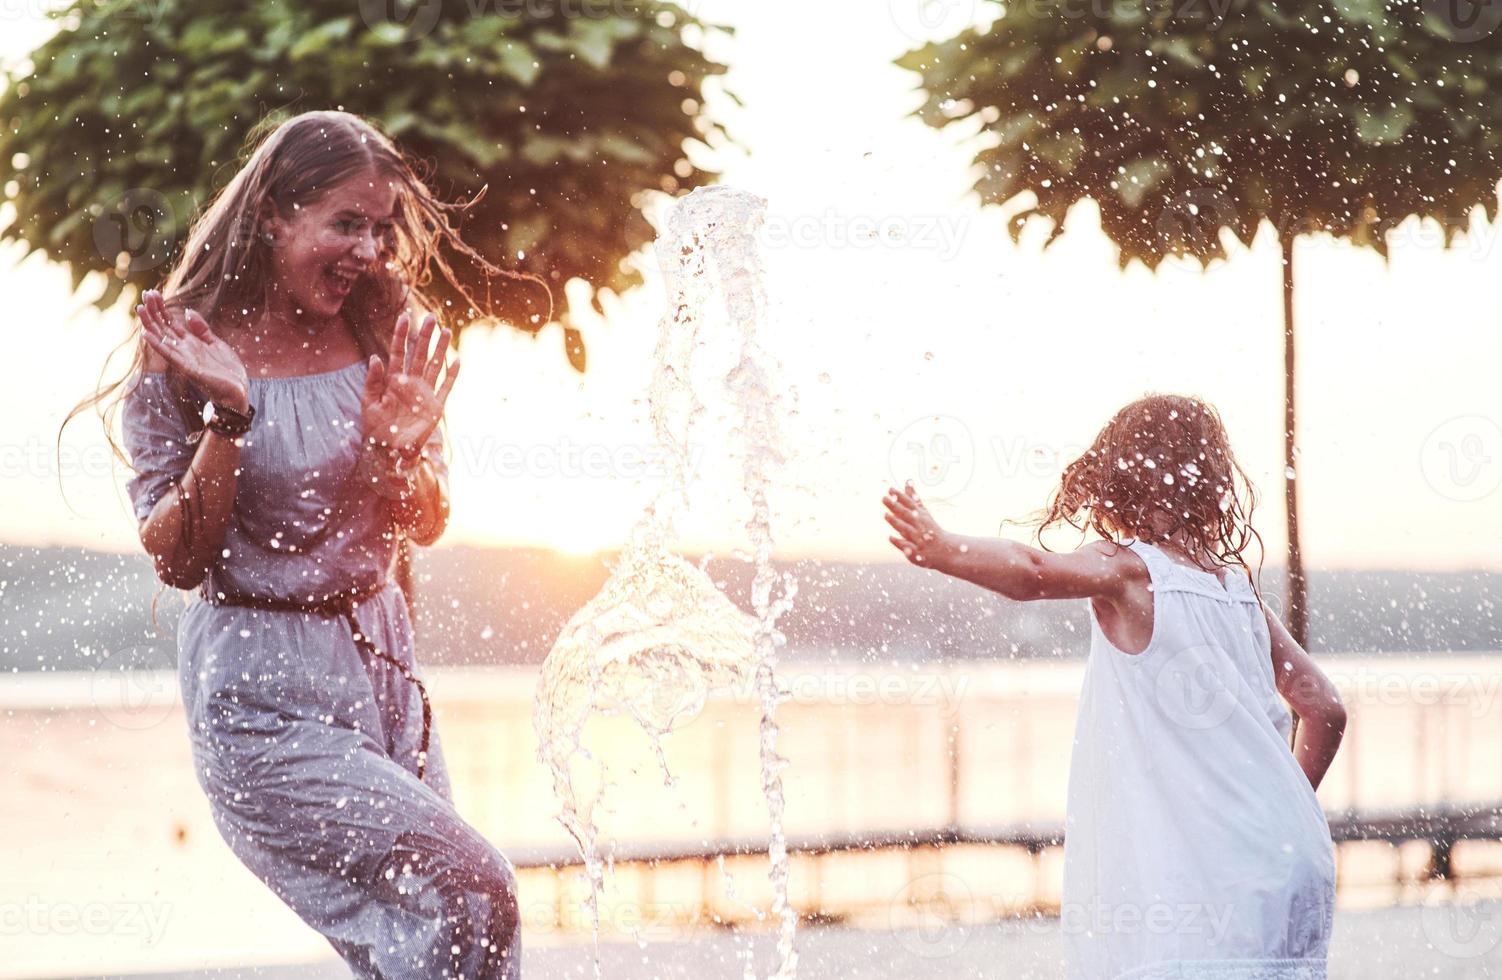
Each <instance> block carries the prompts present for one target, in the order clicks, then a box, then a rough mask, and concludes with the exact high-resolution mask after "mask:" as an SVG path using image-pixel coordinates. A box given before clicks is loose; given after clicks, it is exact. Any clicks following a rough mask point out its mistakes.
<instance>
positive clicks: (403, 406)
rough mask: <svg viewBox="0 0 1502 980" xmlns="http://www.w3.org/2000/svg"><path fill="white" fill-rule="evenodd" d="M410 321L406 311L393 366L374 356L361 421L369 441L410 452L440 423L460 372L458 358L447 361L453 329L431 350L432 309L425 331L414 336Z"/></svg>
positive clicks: (395, 342) (434, 321)
mask: <svg viewBox="0 0 1502 980" xmlns="http://www.w3.org/2000/svg"><path fill="white" fill-rule="evenodd" d="M411 322H412V318H411V317H410V316H408V315H407V314H406V313H403V314H402V315H401V316H399V317H397V318H396V331H395V333H393V334H392V337H391V368H390V369H389V370H388V369H387V367H386V365H385V363H383V362H382V361H381V359H380V358H378V357H374V356H372V357H371V359H370V370H369V371H368V372H367V373H366V375H365V392H364V394H363V396H362V398H361V419H360V420H361V423H362V428H363V429H364V434H365V437H366V439H367V440H369V441H371V442H374V443H376V444H377V445H379V446H382V447H385V448H389V449H393V450H396V451H397V452H401V453H404V454H406V455H415V454H416V453H417V452H419V451H420V450H421V449H422V447H423V445H424V444H425V443H426V442H427V441H428V436H430V435H431V434H432V432H433V429H435V428H436V427H437V426H438V420H439V419H440V418H442V417H443V406H444V403H445V402H447V401H448V397H449V392H450V391H451V390H452V389H453V387H454V379H455V378H456V377H458V375H459V358H458V357H455V358H454V359H453V360H452V361H449V360H448V349H449V338H450V336H451V334H452V332H451V331H450V330H449V328H448V327H444V328H443V329H442V330H441V331H440V332H439V334H438V343H437V345H436V348H435V349H434V350H433V351H432V352H431V353H429V350H428V347H429V345H430V344H431V343H432V340H433V328H434V327H436V326H437V325H438V319H437V318H436V317H434V316H433V314H431V313H429V314H428V315H427V316H425V317H423V320H422V330H421V331H419V333H418V334H417V336H416V338H412V337H410V336H409V330H408V328H409V327H410V325H411ZM445 363H447V365H448V370H447V371H444V365H445ZM440 372H442V373H443V383H442V385H441V386H440V385H439V383H438V375H439V373H440Z"/></svg>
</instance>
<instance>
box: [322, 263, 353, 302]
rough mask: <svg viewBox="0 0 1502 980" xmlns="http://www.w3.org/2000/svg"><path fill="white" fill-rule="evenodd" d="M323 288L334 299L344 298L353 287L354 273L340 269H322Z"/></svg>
mask: <svg viewBox="0 0 1502 980" xmlns="http://www.w3.org/2000/svg"><path fill="white" fill-rule="evenodd" d="M322 278H323V288H324V290H325V291H326V292H328V293H329V294H330V295H331V296H333V297H334V298H335V299H344V298H345V297H346V296H348V295H349V291H350V290H351V289H353V288H354V285H355V278H356V276H355V274H354V273H351V272H348V271H345V270H341V269H324V270H323V276H322Z"/></svg>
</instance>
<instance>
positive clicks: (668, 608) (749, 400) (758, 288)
mask: <svg viewBox="0 0 1502 980" xmlns="http://www.w3.org/2000/svg"><path fill="white" fill-rule="evenodd" d="M765 213H766V202H765V201H764V200H762V199H761V198H759V197H756V196H754V195H751V194H747V193H745V192H743V191H737V190H733V189H731V188H726V187H707V188H699V189H697V190H695V191H693V192H692V193H691V194H689V195H688V196H687V197H685V198H683V199H682V200H680V201H678V202H677V203H676V205H675V206H674V208H673V210H672V212H671V214H670V216H669V218H668V223H667V230H666V232H665V233H664V234H662V235H661V236H659V238H658V241H657V257H658V262H659V263H660V265H661V268H662V270H663V273H664V276H665V278H666V281H667V289H668V300H669V307H668V312H667V313H666V315H664V317H663V319H662V321H661V323H660V325H659V330H658V340H657V349H656V368H655V371H654V374H653V378H652V382H651V387H650V389H649V392H648V402H649V405H650V412H651V418H652V427H653V431H654V434H655V437H656V439H657V442H658V444H659V446H660V447H661V449H662V450H663V451H664V453H665V457H666V459H667V462H668V465H667V472H666V474H665V479H664V481H663V485H662V488H661V489H660V490H659V491H658V493H657V495H656V496H655V497H654V498H653V500H652V502H651V503H650V504H649V505H648V506H647V507H646V509H645V510H644V512H643V513H642V516H641V518H640V520H638V521H637V523H636V525H635V527H634V528H633V529H632V532H631V535H630V537H629V539H628V541H627V543H626V545H625V547H624V548H623V549H622V553H621V555H620V557H619V559H618V561H617V563H616V565H615V567H614V568H613V569H612V570H611V574H610V577H609V579H608V580H607V581H606V583H605V586H604V587H603V588H602V589H601V590H600V593H599V594H598V595H597V596H595V598H593V599H591V600H590V601H589V602H588V603H587V604H585V606H584V607H583V608H582V609H580V610H579V612H578V613H576V614H575V615H574V617H573V618H572V619H570V620H569V622H568V624H567V625H566V626H565V627H564V629H563V632H562V633H561V634H560V636H559V638H558V642H557V643H556V644H554V646H553V649H552V650H551V651H550V652H549V654H548V657H547V659H546V661H544V663H543V668H542V678H541V680H540V682H539V687H538V695H537V709H536V714H535V716H534V719H533V720H534V724H535V726H536V728H537V734H538V739H539V745H540V748H539V755H540V756H541V758H542V761H543V762H544V763H545V764H546V765H547V766H548V768H549V770H550V771H551V772H552V775H553V788H554V791H555V793H556V794H557V795H558V798H559V800H560V801H561V806H562V810H561V813H560V816H559V819H560V821H561V822H562V824H563V826H564V827H565V828H566V829H567V830H568V832H569V834H570V835H571V836H572V837H573V838H574V840H575V841H576V842H577V843H578V845H579V850H580V853H581V854H582V855H583V857H584V862H585V869H586V873H587V875H588V878H589V883H590V897H589V900H588V901H589V904H588V912H589V916H590V923H591V927H592V931H593V933H594V938H595V950H596V952H595V975H596V976H597V977H598V976H599V975H600V961H599V931H600V909H599V901H600V892H601V889H602V887H603V884H604V875H605V862H604V861H603V860H602V858H601V855H600V848H599V840H598V837H599V828H598V825H597V823H596V821H595V810H596V808H597V806H598V805H599V804H600V797H601V794H602V793H603V792H604V790H603V788H602V789H601V790H600V791H599V792H597V793H596V794H595V795H594V796H592V797H586V796H585V795H584V794H582V793H581V792H580V783H581V781H582V780H581V779H576V776H577V775H579V773H577V772H576V767H577V766H579V765H583V766H584V767H585V768H586V769H592V770H593V773H594V774H595V775H596V776H598V777H599V785H600V786H601V787H604V786H605V785H606V783H605V778H604V777H605V773H604V769H605V766H604V763H603V761H601V760H598V759H596V758H595V757H594V756H592V755H591V754H590V753H589V751H588V750H587V749H585V747H584V746H583V744H582V736H583V730H584V725H585V723H586V722H587V720H588V719H589V717H590V716H591V715H596V714H598V715H611V714H625V715H628V716H630V717H631V718H633V719H634V720H635V721H636V722H637V724H638V725H640V727H641V728H642V730H643V731H644V732H646V734H647V736H648V737H649V738H650V739H651V741H652V745H653V748H654V751H655V752H656V754H657V760H658V763H659V764H660V765H661V766H662V769H663V775H664V779H665V780H666V781H667V782H668V783H669V784H671V781H672V775H671V773H669V772H668V769H667V763H666V757H665V756H664V754H663V750H662V745H661V739H662V737H663V736H664V735H666V734H667V733H668V732H670V731H672V730H673V728H674V727H675V726H676V725H679V724H681V723H682V722H683V721H684V720H686V719H689V718H692V717H693V716H695V715H697V714H698V711H699V709H700V708H702V707H703V705H704V702H705V700H706V699H707V698H708V697H709V696H710V695H711V694H712V693H713V692H715V691H717V690H724V689H727V688H731V687H736V686H739V685H741V684H744V683H747V682H754V684H755V688H756V692H757V698H758V701H759V703H760V707H761V713H762V717H761V725H760V729H759V738H760V751H761V784H762V792H763V795H764V796H765V797H766V801H767V809H768V815H769V818H770V828H771V832H770V844H769V847H768V854H767V856H768V859H769V862H770V865H771V867H770V871H769V877H770V880H771V883H772V891H773V896H774V897H773V902H772V916H773V918H774V919H775V920H776V922H777V926H778V930H777V953H778V966H777V970H776V973H775V974H773V977H774V978H775V980H790V978H792V977H793V976H795V974H796V970H797V953H796V952H795V951H794V949H793V937H794V932H795V930H796V928H797V913H796V911H795V910H794V909H793V907H792V905H791V903H790V902H789V901H788V855H787V839H786V835H785V833H784V831H783V812H784V807H785V799H784V796H783V792H782V776H781V772H782V770H783V768H785V767H786V765H787V760H785V759H783V758H782V757H781V756H780V755H778V753H777V740H778V727H777V721H776V713H777V706H778V704H779V703H780V702H781V700H783V696H782V694H781V693H780V686H779V684H778V680H777V672H776V668H777V657H778V651H779V648H780V647H781V646H782V643H783V637H782V634H781V633H780V632H779V631H778V629H777V620H778V618H779V617H780V616H782V615H783V614H784V613H785V612H786V611H787V610H788V609H789V608H791V606H792V602H793V597H794V595H795V594H796V592H797V589H796V585H795V583H794V582H793V579H792V577H791V576H788V575H779V574H778V573H777V571H776V570H775V569H774V568H773V566H772V551H773V545H774V541H773V535H772V523H771V510H770V506H769V504H768V499H767V494H768V490H769V489H770V487H771V485H772V481H773V477H774V475H775V474H776V472H777V471H778V470H779V469H780V467H781V466H782V464H783V462H784V459H783V452H782V448H781V445H782V440H781V433H780V429H779V424H778V422H779V419H780V418H782V417H783V414H784V412H785V410H786V409H787V408H788V406H787V404H786V402H787V396H786V395H784V393H783V391H782V390H781V389H780V388H779V386H778V385H777V383H776V378H777V376H778V371H777V365H776V363H775V361H774V360H773V359H772V358H771V356H770V355H769V354H768V352H767V351H765V350H764V349H763V348H762V347H761V346H760V343H759V340H758V336H757V334H758V328H759V326H760V324H761V321H762V318H763V315H764V313H765V311H766V306H767V303H766V292H765V285H764V281H765V280H764V275H763V270H762V265H761V256H760V253H759V252H758V250H757V247H756V232H757V230H758V229H759V228H760V227H761V224H762V222H763V220H764V219H765ZM716 293H718V294H719V295H720V296H721V297H722V299H723V302H724V305H725V310H726V313H727V314H728V320H729V327H730V331H731V333H730V337H731V338H732V340H735V339H738V340H739V343H740V348H739V352H738V358H737V360H736V362H735V364H734V366H733V367H732V368H730V369H729V370H728V371H727V372H726V373H725V375H724V377H723V378H722V379H720V380H721V383H722V385H723V388H724V392H725V393H726V394H728V396H729V398H730V405H731V408H732V415H733V416H734V418H735V420H736V421H735V427H734V429H733V431H732V432H731V437H730V444H731V445H730V448H731V450H732V452H733V453H734V455H735V457H736V458H737V460H738V462H739V464H740V477H741V486H742V490H743V491H744V493H745V496H746V498H747V499H748V500H749V502H750V505H751V513H750V517H749V518H748V519H747V520H746V522H745V532H746V535H747V538H748V540H749V542H750V546H751V547H750V552H749V558H750V560H751V561H752V563H753V566H754V569H755V574H754V576H753V578H752V583H751V595H750V599H751V608H752V610H753V612H754V615H749V614H747V613H745V612H743V611H742V610H740V609H739V608H737V607H736V606H735V604H734V603H732V602H731V601H730V600H729V599H728V598H726V596H725V595H724V594H723V593H722V592H721V591H720V590H719V589H718V588H716V587H715V585H714V583H713V582H712V581H711V580H710V579H709V577H708V576H707V575H706V574H705V573H704V571H703V569H702V568H699V567H696V566H694V565H693V564H691V563H689V562H688V561H685V560H684V559H683V558H682V557H680V556H679V555H677V554H675V553H674V552H673V551H672V549H671V541H672V539H673V537H674V531H675V521H676V517H677V515H678V514H679V513H680V512H681V511H682V509H683V508H684V507H685V506H686V502H687V490H688V487H689V483H690V481H691V478H692V475H693V474H692V469H693V462H694V453H693V452H692V447H691V443H690V433H691V431H692V430H693V427H694V423H695V421H696V420H697V419H698V418H699V417H700V416H702V415H703V413H704V411H705V408H704V402H703V400H702V398H701V397H700V393H699V391H698V390H697V389H696V386H695V383H694V375H693V372H692V370H691V368H692V366H693V360H694V353H695V351H696V350H698V349H699V348H701V347H702V346H704V345H705V338H704V337H701V335H700V332H701V330H702V329H703V327H704V324H705V322H706V320H707V319H708V316H707V313H708V311H709V309H710V303H711V302H712V301H713V299H714V296H715V294H716ZM716 339H717V340H723V338H716ZM779 586H780V588H779ZM746 976H747V977H748V978H752V977H754V972H753V970H752V968H751V966H750V964H749V960H748V964H747V967H746Z"/></svg>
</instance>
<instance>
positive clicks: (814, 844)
mask: <svg viewBox="0 0 1502 980" xmlns="http://www.w3.org/2000/svg"><path fill="white" fill-rule="evenodd" d="M1326 819H1327V820H1328V822H1329V825H1330V838H1331V840H1332V841H1333V842H1334V844H1335V845H1336V849H1337V853H1339V848H1340V845H1343V844H1349V843H1354V842H1372V841H1376V842H1382V843H1387V844H1390V845H1393V846H1394V847H1396V846H1399V845H1402V844H1406V843H1410V842H1422V843H1425V844H1428V845H1429V849H1430V851H1429V853H1430V858H1429V864H1428V868H1427V872H1426V877H1427V878H1429V879H1430V880H1449V879H1451V878H1452V877H1453V876H1454V868H1453V866H1452V864H1451V853H1452V850H1453V848H1454V846H1455V844H1456V843H1458V842H1460V841H1471V840H1479V841H1502V802H1496V803H1489V804H1485V805H1476V806H1457V805H1448V806H1444V807H1436V808H1408V809H1398V810H1344V811H1339V812H1334V813H1328V814H1326ZM1063 843H1064V829H1063V827H1062V826H1059V825H1037V824H1019V825H1016V826H996V827H932V828H926V829H919V830H892V831H878V832H872V833H861V834H851V833H840V834H813V835H805V836H800V837H797V838H792V839H789V840H788V842H787V848H788V852H789V853H790V854H793V855H798V856H802V857H808V858H818V857H820V856H824V855H830V854H840V853H853V852H862V851H889V852H891V851H897V852H901V851H909V852H911V851H917V850H929V851H937V850H942V849H944V848H949V847H961V846H981V847H1011V848H1020V849H1022V850H1023V851H1025V852H1027V854H1029V855H1030V856H1033V857H1035V858H1036V857H1037V856H1038V855H1040V854H1042V853H1043V852H1044V851H1045V850H1047V849H1048V848H1052V847H1059V846H1062V845H1063ZM767 846H768V842H767V840H766V839H765V838H722V839H710V840H702V841H678V842H656V843H653V842H624V843H620V844H617V845H615V846H613V847H612V848H611V850H610V854H609V856H610V860H611V861H612V863H613V864H614V865H617V866H620V865H646V866H649V867H652V868H657V867H661V866H664V865H674V864H685V863H686V864H694V865H698V866H700V867H701V868H703V869H707V866H708V865H710V864H712V863H714V862H717V861H719V860H720V859H721V858H725V857H747V856H752V855H757V854H765V853H766V851H767ZM510 855H511V859H512V863H513V864H514V865H515V866H516V867H517V868H519V869H523V870H533V871H543V870H552V871H555V872H562V871H565V870H567V869H572V868H578V867H581V866H582V865H583V863H584V861H583V858H582V856H581V855H580V854H579V853H578V851H572V850H570V851H563V850H557V849H554V848H522V849H515V850H512V851H511V852H510ZM710 905H711V902H710V899H709V896H708V893H707V891H706V892H705V894H704V895H703V897H702V901H701V904H700V908H699V909H698V910H697V913H698V914H697V916H696V918H699V919H701V920H705V921H726V918H727V917H726V916H725V915H723V914H722V913H721V912H720V911H718V910H716V909H712V908H711V907H710ZM1021 911H1030V912H1040V911H1049V910H1048V909H1047V908H1046V907H1045V904H1044V903H1043V902H1041V901H1040V900H1038V898H1037V896H1036V895H1035V896H1034V898H1033V900H1032V901H1031V902H1030V903H1029V904H1028V906H1027V907H1026V908H1025V909H1023V910H1021ZM800 914H802V915H803V916H804V917H805V918H808V919H827V918H829V917H830V915H829V913H828V911H827V910H825V909H819V908H805V909H800ZM563 919H564V910H563V909H562V908H561V907H560V908H559V911H558V922H559V923H560V924H561V923H562V922H563Z"/></svg>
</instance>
